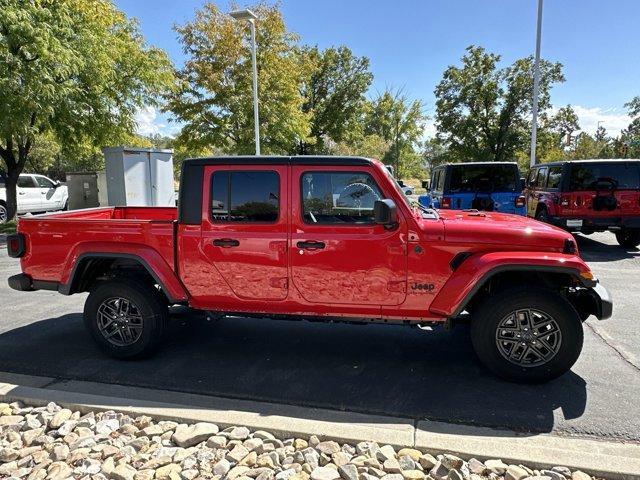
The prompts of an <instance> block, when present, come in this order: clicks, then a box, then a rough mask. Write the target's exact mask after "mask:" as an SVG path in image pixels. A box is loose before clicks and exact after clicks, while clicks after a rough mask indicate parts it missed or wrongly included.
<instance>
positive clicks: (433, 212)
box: [411, 202, 440, 220]
mask: <svg viewBox="0 0 640 480" xmlns="http://www.w3.org/2000/svg"><path fill="white" fill-rule="evenodd" d="M411 204H412V205H413V206H415V207H418V208H419V209H420V210H422V211H423V212H424V213H428V214H430V215H433V216H434V217H435V218H436V220H439V219H440V214H439V213H438V211H437V210H436V209H435V208H431V207H425V206H424V205H420V202H411Z"/></svg>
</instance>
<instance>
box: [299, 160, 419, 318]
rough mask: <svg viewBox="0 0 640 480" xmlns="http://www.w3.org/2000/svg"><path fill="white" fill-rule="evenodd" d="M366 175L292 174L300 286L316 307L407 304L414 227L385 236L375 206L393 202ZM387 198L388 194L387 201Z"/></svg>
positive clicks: (340, 171) (313, 170)
mask: <svg viewBox="0 0 640 480" xmlns="http://www.w3.org/2000/svg"><path fill="white" fill-rule="evenodd" d="M375 175H377V172H375V171H373V170H369V169H366V168H362V169H357V168H354V167H332V169H331V171H327V169H326V167H316V166H295V167H292V176H291V185H292V188H291V192H292V210H291V225H292V226H291V240H290V244H289V258H290V263H291V276H292V282H293V285H294V286H295V288H296V289H297V290H298V292H299V293H300V295H301V296H302V297H303V298H304V299H305V300H306V301H308V302H312V303H323V304H327V305H334V304H351V305H354V304H359V305H373V306H376V305H399V304H400V303H402V302H403V301H404V299H405V296H406V284H407V250H406V247H407V244H406V233H407V224H406V222H405V220H404V219H403V218H402V216H401V215H400V212H398V213H399V224H398V226H396V227H395V228H393V229H385V227H384V226H382V225H377V224H375V223H374V221H373V204H374V202H375V201H376V200H380V199H383V198H386V197H387V196H388V193H389V192H383V191H382V190H381V189H380V187H379V182H377V181H376V178H375ZM385 193H386V194H387V195H385Z"/></svg>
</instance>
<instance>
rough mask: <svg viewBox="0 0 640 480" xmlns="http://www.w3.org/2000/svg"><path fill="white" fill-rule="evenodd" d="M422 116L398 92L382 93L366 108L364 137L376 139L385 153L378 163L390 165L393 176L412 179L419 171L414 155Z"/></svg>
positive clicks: (419, 162)
mask: <svg viewBox="0 0 640 480" xmlns="http://www.w3.org/2000/svg"><path fill="white" fill-rule="evenodd" d="M425 121H426V116H425V114H424V113H423V105H422V102H420V101H419V100H414V101H410V100H409V99H408V97H407V96H406V95H404V93H403V92H402V90H397V91H393V90H390V89H387V90H385V91H384V92H382V93H381V94H379V95H378V97H377V98H375V99H374V100H373V101H372V102H371V103H370V105H369V107H368V110H367V112H366V115H365V135H377V136H378V137H380V138H381V139H382V140H384V141H385V142H387V144H388V145H389V149H388V150H387V152H386V153H385V155H384V157H383V158H382V160H384V162H385V163H388V164H392V165H393V166H394V169H395V173H396V176H397V177H398V178H402V177H403V176H413V175H416V174H419V173H420V170H422V168H423V166H422V163H423V162H422V157H421V155H420V154H419V153H418V151H419V149H420V147H421V145H420V140H421V137H422V134H423V132H424V122H425Z"/></svg>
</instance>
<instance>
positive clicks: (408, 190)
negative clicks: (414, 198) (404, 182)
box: [400, 186, 413, 195]
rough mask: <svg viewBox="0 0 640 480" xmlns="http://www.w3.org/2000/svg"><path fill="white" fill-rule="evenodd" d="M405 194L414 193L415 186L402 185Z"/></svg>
mask: <svg viewBox="0 0 640 480" xmlns="http://www.w3.org/2000/svg"><path fill="white" fill-rule="evenodd" d="M400 188H401V189H402V191H403V192H404V194H405V195H413V188H411V187H406V186H405V187H400Z"/></svg>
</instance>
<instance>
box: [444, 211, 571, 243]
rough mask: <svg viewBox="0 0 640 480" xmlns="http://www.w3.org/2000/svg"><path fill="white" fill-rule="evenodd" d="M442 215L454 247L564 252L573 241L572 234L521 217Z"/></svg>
mask: <svg viewBox="0 0 640 480" xmlns="http://www.w3.org/2000/svg"><path fill="white" fill-rule="evenodd" d="M438 213H439V214H440V219H441V220H442V221H443V223H444V236H445V240H446V241H447V242H451V243H472V244H476V245H477V244H479V243H487V244H492V245H509V246H514V247H522V246H531V247H535V248H534V249H535V250H540V249H552V250H557V249H559V250H560V251H562V250H563V249H564V246H565V240H566V239H571V241H573V237H572V235H571V234H570V233H568V232H565V231H564V230H561V229H560V228H557V227H554V226H552V225H548V224H546V223H542V222H539V221H537V220H533V219H531V218H527V217H523V216H521V215H511V214H507V213H496V212H472V211H462V210H439V211H438Z"/></svg>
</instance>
